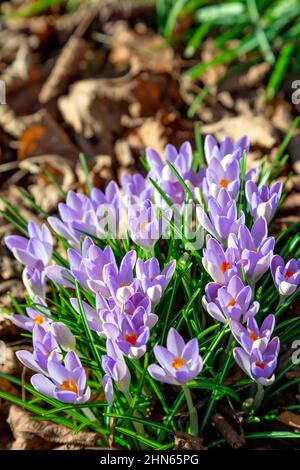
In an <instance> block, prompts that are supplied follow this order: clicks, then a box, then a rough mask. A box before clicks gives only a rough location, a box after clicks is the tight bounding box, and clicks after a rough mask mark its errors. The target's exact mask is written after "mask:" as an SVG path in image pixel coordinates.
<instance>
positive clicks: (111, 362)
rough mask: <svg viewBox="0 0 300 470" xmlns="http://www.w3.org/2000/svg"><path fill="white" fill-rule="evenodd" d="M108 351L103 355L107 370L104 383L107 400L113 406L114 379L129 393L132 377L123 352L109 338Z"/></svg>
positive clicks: (124, 391) (103, 365) (119, 386)
mask: <svg viewBox="0 0 300 470" xmlns="http://www.w3.org/2000/svg"><path fill="white" fill-rule="evenodd" d="M106 351H107V355H106V354H105V355H103V356H102V368H103V370H104V372H105V376H104V377H103V380H102V385H103V389H104V393H105V397H106V400H107V402H108V404H109V406H111V405H112V404H113V401H114V390H113V381H114V382H115V384H116V386H117V387H118V389H119V390H121V391H122V392H123V393H125V394H128V391H129V385H130V380H131V377H130V372H129V369H128V367H127V365H126V362H125V360H124V357H123V354H122V352H121V350H120V348H119V347H118V346H117V345H116V343H115V342H113V341H111V340H110V339H108V340H107V342H106Z"/></svg>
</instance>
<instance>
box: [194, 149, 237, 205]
mask: <svg viewBox="0 0 300 470" xmlns="http://www.w3.org/2000/svg"><path fill="white" fill-rule="evenodd" d="M221 189H227V191H228V193H229V194H230V197H231V198H233V199H236V198H237V196H238V194H239V190H240V164H239V161H238V160H229V161H227V160H226V159H223V160H221V161H219V160H217V159H216V158H212V159H211V160H210V162H209V166H208V168H207V170H206V175H205V178H204V179H203V183H202V192H203V195H204V197H205V198H206V200H208V198H209V197H211V196H212V197H217V195H218V194H219V192H220V190H221Z"/></svg>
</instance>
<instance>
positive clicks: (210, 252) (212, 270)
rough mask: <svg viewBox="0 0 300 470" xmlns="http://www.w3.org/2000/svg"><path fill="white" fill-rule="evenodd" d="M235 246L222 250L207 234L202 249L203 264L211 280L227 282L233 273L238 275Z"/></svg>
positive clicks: (237, 258)
mask: <svg viewBox="0 0 300 470" xmlns="http://www.w3.org/2000/svg"><path fill="white" fill-rule="evenodd" d="M238 260H239V257H238V251H237V249H236V248H227V250H224V249H223V247H222V245H221V244H220V243H218V242H217V240H215V239H214V238H212V237H210V236H208V237H207V241H206V248H204V249H203V260H202V262H203V266H204V268H205V269H206V271H207V272H208V273H209V274H210V275H211V277H212V278H213V280H214V281H215V282H217V283H218V284H221V285H226V284H228V282H229V280H230V279H231V277H232V276H233V275H234V274H237V275H240V274H241V269H240V266H239V265H238V264H237V261H238Z"/></svg>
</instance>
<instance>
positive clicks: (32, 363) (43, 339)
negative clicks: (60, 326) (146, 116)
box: [16, 325, 60, 374]
mask: <svg viewBox="0 0 300 470" xmlns="http://www.w3.org/2000/svg"><path fill="white" fill-rule="evenodd" d="M32 342H33V353H31V352H30V351H27V350H21V351H17V352H16V355H17V357H18V359H19V361H21V362H22V364H23V365H24V366H25V367H28V368H29V369H32V370H34V371H35V372H42V373H46V374H47V371H48V359H49V356H50V355H51V353H52V351H57V353H58V354H59V351H60V349H59V346H58V343H57V341H56V339H55V337H54V336H53V334H52V333H51V332H50V331H45V330H44V329H43V328H42V327H41V326H39V325H35V327H34V328H33V333H32Z"/></svg>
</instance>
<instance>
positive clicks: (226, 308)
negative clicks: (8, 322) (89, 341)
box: [6, 136, 300, 432]
mask: <svg viewBox="0 0 300 470" xmlns="http://www.w3.org/2000/svg"><path fill="white" fill-rule="evenodd" d="M248 150H249V140H248V138H247V137H243V138H242V139H240V140H239V141H238V142H236V143H234V142H233V141H232V140H231V139H229V138H225V139H224V140H223V142H221V144H220V145H218V144H217V142H216V140H215V139H214V138H213V137H212V136H208V137H207V138H206V140H205V146H204V152H205V158H206V163H207V164H206V166H205V167H203V168H201V169H196V170H194V167H195V166H197V165H194V164H193V152H192V148H191V145H190V144H189V143H188V142H185V143H184V144H182V145H181V147H180V148H179V149H178V150H177V149H176V148H175V147H174V146H172V145H168V146H167V147H166V149H165V154H164V155H163V156H162V155H159V154H158V153H157V152H156V151H154V150H153V149H147V151H146V160H147V164H148V165H149V167H150V170H149V173H148V174H147V175H146V177H144V176H142V175H141V174H138V173H137V174H134V175H124V176H123V178H122V184H121V187H119V186H118V185H117V184H116V183H115V182H110V183H109V184H108V185H107V187H106V189H105V191H101V190H99V189H96V188H93V189H92V190H91V192H90V194H89V195H86V194H78V193H75V192H73V191H70V192H69V193H68V195H67V198H66V202H64V203H61V204H59V207H58V212H59V214H58V216H57V217H49V218H48V223H49V224H50V226H51V228H52V229H53V231H54V232H55V233H57V234H58V235H59V236H60V237H63V238H64V239H65V242H66V246H68V249H67V251H66V260H65V261H66V263H65V264H64V265H63V266H59V265H57V264H54V263H52V237H51V233H50V230H49V229H48V228H47V227H46V225H42V227H41V228H39V227H38V226H37V225H36V224H35V223H33V222H30V223H29V225H28V234H29V238H25V237H20V236H10V237H7V238H6V244H7V246H8V248H9V249H10V250H11V251H12V252H13V254H14V255H15V257H16V258H17V259H18V260H19V261H20V262H21V263H23V265H24V266H25V269H24V275H23V278H24V284H25V286H26V287H27V289H28V292H29V294H30V296H31V298H32V305H30V306H29V307H28V308H27V309H26V315H14V316H13V317H12V321H13V322H14V323H15V324H17V325H18V326H20V327H21V328H23V329H25V330H27V331H30V332H32V334H33V352H32V353H30V352H28V351H27V352H26V351H19V353H18V357H19V359H20V361H21V362H22V363H23V364H24V365H25V366H26V367H29V368H31V369H32V370H34V371H35V372H37V374H36V375H35V376H34V377H33V378H32V384H33V386H34V387H35V388H36V389H37V390H38V391H39V392H41V393H44V394H46V395H48V396H51V397H54V398H56V399H58V400H60V401H64V402H67V403H78V404H79V403H83V402H85V401H87V400H88V399H89V396H90V389H89V387H88V385H87V375H86V372H85V369H84V368H83V367H82V365H81V362H80V359H79V356H80V354H79V353H78V351H76V341H75V338H74V335H73V334H72V332H71V331H70V329H69V328H68V327H67V326H66V325H64V324H63V323H60V322H58V321H56V317H55V315H54V312H52V313H51V311H50V309H49V308H48V306H47V303H46V301H45V298H46V291H47V282H48V281H52V282H53V283H54V284H56V285H60V286H63V287H64V288H66V289H68V291H71V295H70V296H69V297H70V299H69V300H70V309H73V314H74V315H75V316H76V315H84V316H85V319H86V321H87V325H88V328H90V330H91V331H92V332H95V333H96V334H97V335H99V337H100V338H102V341H103V339H104V340H105V344H106V354H104V355H103V356H102V358H101V365H102V369H103V371H104V377H103V382H102V385H103V389H104V392H105V396H106V398H107V402H108V403H109V405H110V406H111V405H113V402H114V387H116V388H117V389H118V390H119V391H121V392H122V393H123V394H124V395H125V396H126V398H127V399H128V401H130V400H131V398H130V397H131V395H130V382H131V375H130V372H129V365H130V361H136V364H137V363H138V361H139V360H140V358H141V357H142V356H143V355H144V354H145V352H146V351H147V348H148V349H149V339H151V341H150V344H154V342H155V338H154V337H153V331H155V330H156V328H154V329H153V327H154V326H155V325H156V324H157V322H159V321H160V318H159V302H160V301H161V298H162V296H163V293H164V291H165V290H166V289H167V287H168V285H169V283H170V281H171V279H172V276H173V274H174V271H175V268H176V260H171V261H169V262H167V261H165V259H166V257H165V251H164V249H162V252H161V256H160V257H159V260H160V261H158V259H157V258H156V256H154V253H155V254H156V255H157V256H158V250H159V249H160V247H158V246H156V247H155V245H156V243H157V242H158V241H159V239H160V238H161V237H162V236H163V235H164V234H165V233H166V232H167V231H168V230H169V231H171V228H172V227H171V224H170V221H171V220H173V216H174V215H176V214H180V215H182V214H183V213H184V209H185V203H186V202H191V201H192V205H193V208H196V211H195V213H196V222H197V224H196V225H197V227H198V228H197V229H198V230H199V231H201V233H202V234H203V235H204V234H205V235H206V237H204V236H203V237H202V238H201V239H203V240H204V239H205V240H206V242H205V247H204V248H203V250H202V255H203V258H202V265H203V267H204V269H205V270H206V271H207V273H208V275H209V276H210V277H211V281H212V282H209V283H208V284H207V285H206V286H205V295H204V296H203V306H204V308H205V310H206V311H207V312H208V314H209V315H210V316H211V317H212V318H213V319H214V320H216V321H219V322H221V323H225V324H230V327H231V332H232V334H233V336H234V337H235V339H236V341H238V343H239V345H240V346H239V347H237V348H235V349H234V357H235V359H236V362H237V364H238V365H239V366H240V367H241V368H242V369H243V370H244V372H245V373H246V374H248V375H249V377H251V378H252V379H253V380H254V381H255V382H257V383H258V384H261V385H263V386H266V385H269V384H270V383H272V381H273V380H274V371H275V368H276V364H277V356H278V352H279V340H278V338H276V337H275V338H272V332H273V329H274V323H275V317H274V316H273V315H269V316H267V317H266V318H265V319H263V320H262V325H261V326H260V327H259V326H258V324H257V321H256V319H255V317H256V318H257V313H258V312H259V309H260V305H259V303H258V301H257V300H255V286H256V284H257V282H258V281H259V280H260V279H261V278H262V276H263V275H264V274H265V273H266V272H267V271H268V270H269V269H270V268H271V272H272V276H273V279H274V283H275V286H276V288H277V289H278V291H279V294H280V296H281V297H282V298H286V297H287V296H290V295H291V294H293V293H294V292H295V290H296V289H297V287H298V285H299V283H300V265H299V261H297V260H290V261H288V262H287V264H285V261H284V260H283V259H282V258H280V257H279V256H277V255H275V256H274V248H275V239H274V237H272V236H269V234H268V223H269V222H270V220H271V219H272V217H273V216H274V213H275V211H276V208H277V206H278V204H279V201H280V198H281V191H282V185H281V184H280V183H276V184H274V185H273V186H271V187H268V186H267V185H260V184H259V182H258V181H257V172H256V171H255V170H252V171H249V172H248V173H246V175H243V177H242V178H241V176H242V175H241V167H242V166H243V165H242V164H244V160H243V159H244V158H245V157H246V154H247V152H248ZM241 185H244V188H243V192H242V193H241ZM158 189H159V191H158ZM241 194H242V195H243V194H244V196H243V199H244V200H243V201H242V204H241V200H240V199H241ZM170 202H171V204H173V206H172V207H169V206H170V204H169V203H170ZM241 207H242V208H243V210H241ZM123 210H126V215H127V218H126V220H125V229H124V220H123ZM108 219H109V220H110V222H112V223H111V225H110V228H109V230H108V231H107V230H106V225H107V220H108ZM249 220H250V222H249ZM121 226H122V227H123V228H122V230H123V231H125V236H124V238H125V239H126V243H125V242H124V243H123V244H122V247H121V244H119V245H120V246H119V247H118V248H120V250H117V249H115V246H116V244H117V243H118V240H117V239H116V238H117V234H118V233H120V232H119V229H120V227H121ZM108 238H110V239H112V243H110V242H109V241H108V240H107V239H108ZM100 239H101V240H100ZM104 240H105V241H106V242H107V243H106V246H104V243H103V241H104ZM99 241H101V243H99ZM125 245H126V249H125V250H124V251H123V247H125ZM155 248H156V251H154V249H155ZM201 248H202V245H201ZM122 253H123V255H122ZM201 267H202V266H201ZM78 288H79V290H80V292H81V293H82V294H83V300H81V299H80V301H79V298H78V296H76V297H75V291H76V293H78ZM91 299H92V300H91ZM48 303H49V302H48ZM70 328H71V327H70ZM182 334H183V336H184V335H185V332H184V331H183V333H182ZM95 337H96V338H97V336H95ZM98 339H99V338H98ZM153 340H154V341H153ZM99 341H100V340H99ZM149 352H151V351H149ZM153 353H154V356H155V358H156V360H157V362H158V364H151V365H150V366H149V367H148V372H149V374H150V375H151V377H152V378H153V379H155V380H157V381H160V382H165V383H167V384H171V385H175V386H181V387H183V388H184V391H185V393H186V396H187V402H188V404H189V408H190V413H191V415H193V420H191V421H193V423H194V424H193V426H192V427H193V430H194V432H195V429H196V424H195V410H194V409H193V407H192V405H191V396H190V395H189V391H188V384H189V382H190V381H191V380H193V379H194V378H196V377H197V376H198V374H199V373H200V372H201V370H202V367H203V363H202V359H201V356H200V354H199V345H198V340H197V339H196V338H192V339H190V340H189V341H188V342H187V343H185V341H184V339H183V337H182V336H181V334H179V332H178V331H176V330H175V329H173V328H171V329H170V331H169V333H168V335H167V347H166V348H165V347H163V346H161V345H155V346H154V349H153Z"/></svg>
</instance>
